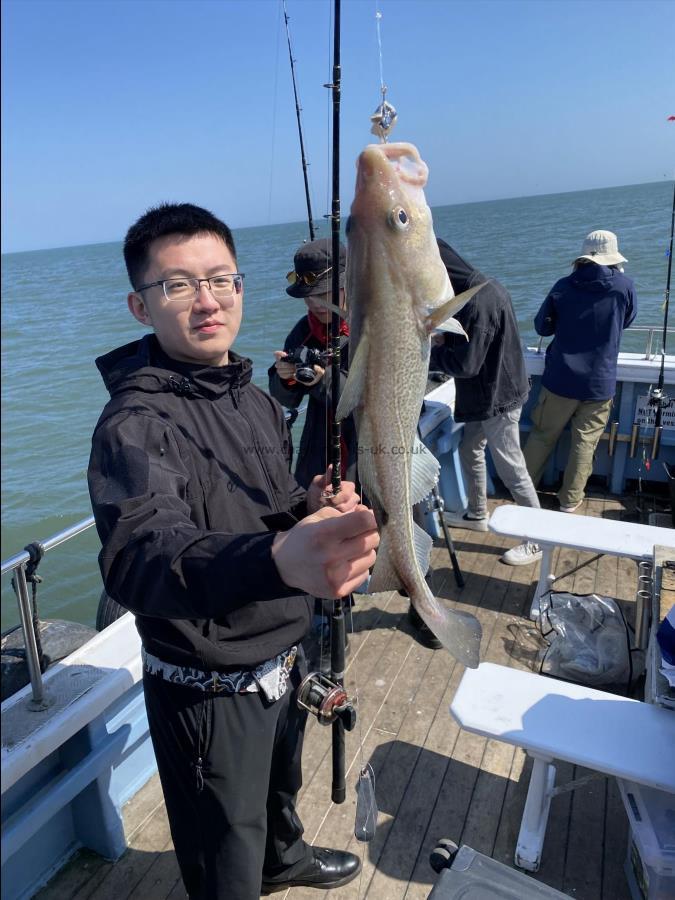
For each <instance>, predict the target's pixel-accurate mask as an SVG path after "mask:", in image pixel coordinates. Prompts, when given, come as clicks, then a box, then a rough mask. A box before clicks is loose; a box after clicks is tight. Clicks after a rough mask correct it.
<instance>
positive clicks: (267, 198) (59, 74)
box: [2, 0, 675, 252]
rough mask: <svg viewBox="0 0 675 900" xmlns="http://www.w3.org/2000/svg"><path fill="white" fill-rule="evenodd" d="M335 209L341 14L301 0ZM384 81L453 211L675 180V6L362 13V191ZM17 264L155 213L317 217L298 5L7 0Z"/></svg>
mask: <svg viewBox="0 0 675 900" xmlns="http://www.w3.org/2000/svg"><path fill="white" fill-rule="evenodd" d="M286 3H287V9H288V13H289V16H290V29H291V39H292V43H293V50H294V57H295V59H296V62H297V73H296V74H297V79H298V89H299V94H300V99H301V102H302V106H303V128H304V134H305V142H306V149H307V155H308V159H309V162H310V166H311V169H310V171H311V186H312V200H313V204H314V210H315V215H317V216H321V215H323V214H324V213H325V212H327V211H328V210H329V208H330V178H329V170H330V120H331V95H330V91H328V90H326V89H325V88H324V87H323V84H324V83H325V82H328V81H329V80H330V77H331V49H332V38H331V32H330V25H331V19H332V8H333V3H332V2H331V0H286ZM376 8H379V10H380V12H381V14H382V19H381V34H382V48H383V71H384V79H385V82H386V84H387V86H388V89H389V92H388V99H389V100H390V101H391V102H392V103H393V104H394V106H395V107H396V109H397V110H398V113H399V121H398V124H397V127H396V129H395V131H394V134H393V138H392V139H399V140H409V141H412V142H413V143H415V144H416V145H417V146H418V148H419V150H420V152H421V154H422V157H423V158H424V159H425V160H426V162H427V164H428V165H429V169H430V179H429V186H428V190H427V198H428V201H429V203H430V204H431V205H432V206H437V205H442V204H448V203H462V202H470V201H474V200H487V199H497V198H502V197H516V196H524V195H529V194H542V193H555V192H559V191H570V190H577V189H586V188H593V187H607V186H612V185H621V184H636V183H640V182H648V181H658V180H660V179H662V178H672V177H673V174H674V171H675V123H669V122H667V117H668V116H669V115H674V114H675V50H674V48H675V3H673V2H672V0H663V2H661V0H638V2H632V0H624V2H617V0H561V2H556V0H535V2H511V0H469V2H462V0H456V2H449V0H378V2H377V3H376V2H375V0H342V29H341V32H342V115H341V188H342V189H341V194H342V210H343V215H346V213H347V211H348V208H349V203H350V200H351V196H352V191H353V185H354V161H355V159H356V156H357V154H358V152H359V151H360V150H361V149H362V147H363V146H364V145H365V144H366V143H368V142H370V141H371V140H375V138H373V137H372V136H371V135H370V134H369V127H370V122H369V116H370V115H371V113H372V112H373V110H374V109H375V107H376V106H377V104H378V102H379V99H380V95H379V87H380V70H379V56H378V49H377V32H376V25H375V11H376ZM2 10H3V16H2V17H3V22H2V25H3V28H2V58H3V65H2V68H3V71H2V75H3V78H2V82H3V87H2V125H3V129H2V250H3V251H4V252H11V251H15V250H26V249H38V248H44V247H60V246H67V245H74V244H86V243H97V242H101V241H112V240H121V239H122V238H123V236H124V233H125V231H126V229H127V227H128V226H129V224H131V222H132V221H133V220H134V219H135V218H137V216H138V215H140V214H141V213H142V212H143V211H144V210H145V209H146V208H147V207H149V206H151V205H153V204H155V203H157V202H159V201H162V200H179V201H190V202H194V203H198V204H201V205H204V206H207V207H208V208H210V209H212V210H213V211H214V212H216V213H217V214H218V215H220V216H222V217H223V218H224V219H225V220H226V221H227V222H228V223H229V224H231V225H232V226H233V227H235V228H236V227H244V226H247V225H266V224H273V223H277V222H288V221H299V220H301V219H303V218H304V215H305V201H304V193H303V186H302V171H301V166H300V156H299V149H298V136H297V126H296V120H295V108H294V103H293V95H292V84H291V77H290V68H289V61H288V51H287V46H286V35H285V30H284V27H283V18H282V15H281V2H280V0H185V2H184V0H4V2H3V4H2Z"/></svg>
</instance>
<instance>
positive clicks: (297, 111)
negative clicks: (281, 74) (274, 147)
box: [283, 0, 315, 241]
mask: <svg viewBox="0 0 675 900" xmlns="http://www.w3.org/2000/svg"><path fill="white" fill-rule="evenodd" d="M283 5H284V22H285V23H286V40H287V42H288V58H289V59H290V61H291V78H292V79H293V96H294V97H295V115H296V117H297V120H298V136H299V138H300V158H301V159H302V177H303V178H304V181H305V200H306V201H307V221H308V223H309V239H310V241H313V240H314V235H315V231H314V219H313V218H312V201H311V200H310V197H309V180H308V177H307V168H308V163H307V158H306V156H305V142H304V140H303V137H302V121H301V118H300V110H301V107H300V101H299V100H298V89H297V85H296V83H295V60H294V59H293V51H292V49H291V33H290V31H289V28H288V13H287V12H286V0H283Z"/></svg>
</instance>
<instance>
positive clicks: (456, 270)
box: [436, 238, 486, 294]
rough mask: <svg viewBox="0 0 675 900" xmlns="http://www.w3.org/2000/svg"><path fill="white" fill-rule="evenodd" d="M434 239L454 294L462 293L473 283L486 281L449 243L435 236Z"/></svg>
mask: <svg viewBox="0 0 675 900" xmlns="http://www.w3.org/2000/svg"><path fill="white" fill-rule="evenodd" d="M436 241H437V243H438V249H439V250H440V252H441V259H442V260H443V265H444V266H445V268H446V269H447V271H448V275H449V276H450V282H451V284H452V288H453V290H454V292H455V294H462V293H464V291H467V290H468V289H469V288H470V287H472V286H473V285H474V284H478V283H479V282H480V281H486V278H485V276H484V275H483V274H482V273H481V272H479V270H478V269H474V267H473V266H472V265H471V263H468V262H467V261H466V260H465V259H463V258H462V257H461V256H460V255H459V253H457V251H456V250H454V249H453V248H452V247H451V246H450V244H448V243H446V242H445V241H444V240H443V239H442V238H436Z"/></svg>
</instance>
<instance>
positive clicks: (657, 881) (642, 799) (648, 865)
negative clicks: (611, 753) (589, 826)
mask: <svg viewBox="0 0 675 900" xmlns="http://www.w3.org/2000/svg"><path fill="white" fill-rule="evenodd" d="M673 765H675V748H674V751H673ZM617 780H618V782H619V788H620V790H621V796H622V798H623V803H624V806H625V807H626V813H627V814H628V821H629V822H630V830H631V833H630V835H629V839H628V854H627V857H626V864H625V869H626V877H627V879H628V884H629V886H630V891H631V894H632V896H633V900H675V794H668V793H666V792H665V791H657V790H655V789H654V788H649V787H645V786H643V785H639V784H634V783H633V782H631V781H623V780H622V779H617Z"/></svg>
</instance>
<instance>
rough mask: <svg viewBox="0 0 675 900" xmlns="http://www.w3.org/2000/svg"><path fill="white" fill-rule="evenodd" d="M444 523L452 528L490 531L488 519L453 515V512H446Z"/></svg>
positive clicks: (467, 515) (485, 517)
mask: <svg viewBox="0 0 675 900" xmlns="http://www.w3.org/2000/svg"><path fill="white" fill-rule="evenodd" d="M443 521H444V522H445V524H446V525H449V526H450V527H451V528H468V529H469V531H487V530H488V517H487V516H481V517H480V518H474V517H473V516H470V515H469V514H468V513H464V515H462V513H452V512H444V513H443Z"/></svg>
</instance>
